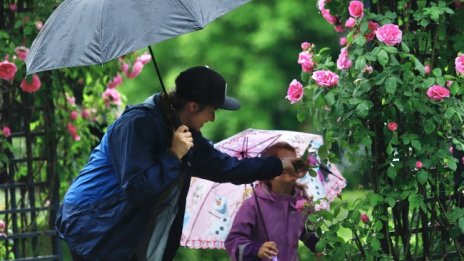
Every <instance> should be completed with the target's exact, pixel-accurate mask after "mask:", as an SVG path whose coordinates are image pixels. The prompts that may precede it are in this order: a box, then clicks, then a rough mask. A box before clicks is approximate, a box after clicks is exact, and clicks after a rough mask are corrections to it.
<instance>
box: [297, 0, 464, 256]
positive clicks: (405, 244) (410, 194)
mask: <svg viewBox="0 0 464 261" xmlns="http://www.w3.org/2000/svg"><path fill="white" fill-rule="evenodd" d="M317 7H318V8H319V11H320V14H321V18H322V19H325V20H326V21H327V22H328V23H329V24H331V25H333V27H334V30H335V31H337V32H340V39H341V41H340V43H341V45H342V48H341V50H340V55H339V57H338V59H337V62H333V58H332V57H331V56H330V55H329V54H328V52H327V48H318V46H317V44H314V43H312V44H310V46H311V48H310V49H308V50H307V51H306V53H307V54H305V56H306V57H307V60H308V61H307V62H306V64H309V63H311V65H312V67H311V68H312V69H311V70H307V68H303V67H302V72H301V81H302V82H304V83H305V87H304V94H303V97H302V98H301V100H300V101H299V103H298V104H297V105H296V106H297V107H298V113H297V118H298V119H299V120H300V121H302V122H303V121H309V122H310V123H311V124H310V125H311V126H316V127H317V126H318V127H319V132H320V133H321V134H323V136H324V139H325V141H324V143H325V145H324V146H323V147H322V148H321V149H320V156H321V158H322V159H323V160H330V161H331V162H340V158H341V157H343V158H345V159H347V160H349V161H351V162H352V163H357V162H360V161H365V162H368V164H367V169H359V170H354V171H356V173H364V172H366V173H367V175H366V178H368V179H369V181H370V187H369V189H370V190H372V192H369V193H368V195H366V197H364V198H361V199H359V200H358V201H357V202H356V203H355V204H354V205H352V206H349V205H348V203H346V202H342V203H341V205H340V207H337V208H336V209H333V210H332V211H330V212H329V211H319V212H318V213H316V214H314V215H312V216H310V217H309V219H310V221H311V223H314V224H316V225H317V226H318V231H319V233H320V235H322V237H321V241H320V242H319V243H318V244H317V251H325V253H326V257H327V259H329V260H340V257H341V256H343V257H344V259H345V260H356V259H362V260H413V259H414V258H424V259H426V260H432V259H434V258H445V259H446V258H456V260H458V259H459V258H461V259H462V258H463V257H464V249H463V247H464V245H463V243H464V240H463V239H464V204H463V202H464V201H463V197H462V188H463V187H464V181H463V178H462V177H461V171H462V167H463V165H462V162H461V160H460V159H461V158H462V156H463V155H462V154H463V150H464V136H463V131H462V128H463V123H464V120H463V119H464V103H463V97H462V94H463V84H464V78H463V76H462V74H463V73H464V55H463V54H461V52H462V51H463V50H464V44H463V43H464V42H463V40H464V35H463V34H462V33H461V30H462V29H461V28H460V24H461V23H462V21H463V19H464V10H463V9H461V8H462V5H461V2H460V1H440V0H435V1H406V0H399V1H387V0H372V1H362V2H361V1H347V0H318V2H317ZM311 15H312V14H311ZM342 39H343V41H342ZM306 40H307V41H308V42H311V39H306ZM300 64H301V66H303V64H302V63H300ZM321 87H323V88H321ZM329 151H339V152H340V153H338V154H337V153H333V152H330V153H329ZM418 159H420V160H418ZM458 159H459V160H458ZM356 166H360V165H356V164H354V165H352V167H356ZM341 209H344V211H341ZM369 217H371V218H369ZM342 230H349V231H350V232H351V235H352V238H351V239H349V240H346V239H344V238H342V237H340V236H339V235H338V233H340V232H341V231H342ZM322 232H323V233H322ZM450 252H452V254H450Z"/></svg>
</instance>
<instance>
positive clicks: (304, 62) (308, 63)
mask: <svg viewBox="0 0 464 261" xmlns="http://www.w3.org/2000/svg"><path fill="white" fill-rule="evenodd" d="M298 64H301V70H303V72H310V71H312V70H313V69H314V62H313V55H312V54H311V53H308V52H301V53H300V54H299V55H298Z"/></svg>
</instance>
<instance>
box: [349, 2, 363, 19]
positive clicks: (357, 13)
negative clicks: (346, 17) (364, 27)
mask: <svg viewBox="0 0 464 261" xmlns="http://www.w3.org/2000/svg"><path fill="white" fill-rule="evenodd" d="M348 12H349V13H350V15H351V16H352V17H354V18H359V17H363V15H364V5H363V3H362V2H361V1H351V2H350V5H349V6H348Z"/></svg>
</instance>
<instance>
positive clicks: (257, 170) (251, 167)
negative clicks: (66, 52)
mask: <svg viewBox="0 0 464 261" xmlns="http://www.w3.org/2000/svg"><path fill="white" fill-rule="evenodd" d="M193 138H194V148H195V152H194V154H193V160H192V176H197V177H200V178H204V179H208V180H211V181H214V182H220V183H224V182H231V183H233V184H246V183H251V182H253V181H256V180H269V179H272V178H273V177H275V176H278V175H280V174H281V173H282V162H281V160H280V159H279V158H276V157H267V158H248V159H242V160H239V159H237V158H236V157H231V156H229V155H227V154H225V153H222V152H221V151H219V150H217V149H215V148H214V147H213V145H212V144H211V143H210V142H208V141H207V140H206V139H205V138H203V136H201V134H200V133H199V132H194V133H193Z"/></svg>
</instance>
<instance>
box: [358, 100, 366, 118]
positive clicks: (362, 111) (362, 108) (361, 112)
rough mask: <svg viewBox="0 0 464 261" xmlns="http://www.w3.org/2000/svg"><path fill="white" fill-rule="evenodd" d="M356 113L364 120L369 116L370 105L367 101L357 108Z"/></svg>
mask: <svg viewBox="0 0 464 261" xmlns="http://www.w3.org/2000/svg"><path fill="white" fill-rule="evenodd" d="M356 112H357V114H358V115H359V117H361V118H364V117H366V116H367V114H369V105H368V103H367V101H363V102H361V103H359V104H358V106H356Z"/></svg>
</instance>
